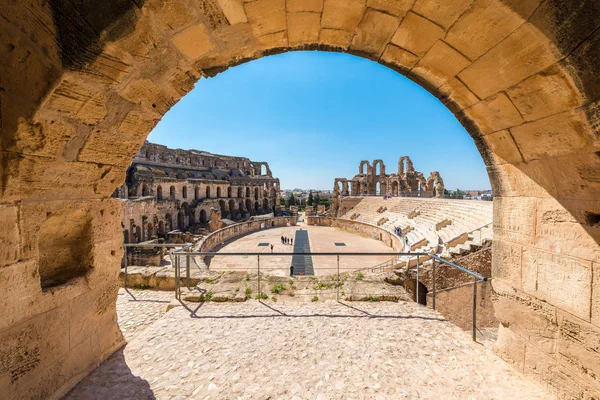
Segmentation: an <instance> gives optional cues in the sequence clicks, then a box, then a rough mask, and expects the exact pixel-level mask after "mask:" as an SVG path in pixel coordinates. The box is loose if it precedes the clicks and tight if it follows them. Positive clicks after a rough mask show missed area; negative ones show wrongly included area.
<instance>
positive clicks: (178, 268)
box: [124, 243, 488, 341]
mask: <svg viewBox="0 0 600 400" xmlns="http://www.w3.org/2000/svg"><path fill="white" fill-rule="evenodd" d="M136 246H139V247H152V246H154V247H169V248H177V247H181V248H180V249H177V250H172V251H171V252H170V254H171V255H172V256H173V255H174V256H175V258H174V261H175V262H174V268H175V298H176V299H177V300H180V301H181V282H180V280H181V265H180V261H179V256H183V255H185V257H186V280H187V287H188V289H189V287H190V256H205V257H206V256H256V257H257V272H258V273H257V279H258V293H259V295H260V294H261V277H260V257H261V256H262V257H271V256H276V257H281V256H311V257H312V256H317V257H318V256H336V258H337V283H338V284H337V286H336V298H337V300H338V301H339V287H340V256H353V257H356V256H387V255H389V256H393V257H394V259H399V257H401V256H409V261H410V258H412V257H415V256H416V258H417V263H416V285H415V300H416V302H417V303H418V304H420V303H419V275H420V274H419V272H420V268H421V265H422V263H421V261H420V257H422V256H427V257H429V258H430V259H431V260H432V261H433V262H432V267H433V268H432V269H433V270H432V272H433V274H432V292H433V293H432V300H433V304H432V308H433V309H434V310H435V309H436V304H435V301H436V270H437V263H438V262H439V263H442V264H445V265H447V266H450V267H452V268H456V269H458V270H459V271H461V272H464V273H466V274H467V275H470V276H472V277H473V298H472V337H473V341H476V340H477V283H478V282H485V281H487V280H488V278H486V277H484V276H483V275H481V274H478V273H477V272H473V271H470V270H468V269H466V268H464V267H461V266H460V265H457V264H455V263H453V262H451V261H448V260H445V259H443V258H441V257H439V256H437V255H435V254H433V253H426V252H417V253H415V252H385V253H384V252H357V253H353V252H314V253H313V252H293V251H292V252H281V253H268V252H267V253H263V252H226V253H225V252H215V251H207V252H200V251H189V249H190V247H192V244H185V245H181V244H173V243H167V244H158V243H157V244H140V245H135V244H127V245H124V247H136ZM125 260H126V261H125V280H124V284H125V290H127V258H125ZM388 262H390V261H386V262H384V264H385V263H388ZM407 265H409V264H407ZM327 269H334V268H333V267H331V268H327ZM367 269H372V268H367ZM358 271H360V270H358ZM127 292H128V293H129V294H130V295H131V297H133V298H134V300H135V297H134V296H133V295H132V294H131V293H130V292H129V291H128V290H127Z"/></svg>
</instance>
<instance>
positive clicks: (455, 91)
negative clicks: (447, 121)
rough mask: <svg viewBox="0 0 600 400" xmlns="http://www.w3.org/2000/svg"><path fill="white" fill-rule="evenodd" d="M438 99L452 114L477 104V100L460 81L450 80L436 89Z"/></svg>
mask: <svg viewBox="0 0 600 400" xmlns="http://www.w3.org/2000/svg"><path fill="white" fill-rule="evenodd" d="M438 97H439V99H440V101H441V102H442V103H444V104H445V105H446V106H447V107H448V108H450V110H451V111H453V112H458V111H460V110H463V109H465V108H467V107H470V106H472V105H473V104H475V103H477V102H478V101H479V99H478V98H477V96H475V95H474V94H473V92H471V91H470V90H469V88H468V87H466V86H465V84H464V83H462V82H461V81H460V80H458V79H456V78H451V79H449V80H448V81H446V83H444V84H443V85H442V86H440V87H439V88H438Z"/></svg>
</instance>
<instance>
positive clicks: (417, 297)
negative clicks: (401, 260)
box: [415, 256, 419, 304]
mask: <svg viewBox="0 0 600 400" xmlns="http://www.w3.org/2000/svg"><path fill="white" fill-rule="evenodd" d="M415 292H416V294H415V300H416V302H417V304H419V256H417V284H416V285H415Z"/></svg>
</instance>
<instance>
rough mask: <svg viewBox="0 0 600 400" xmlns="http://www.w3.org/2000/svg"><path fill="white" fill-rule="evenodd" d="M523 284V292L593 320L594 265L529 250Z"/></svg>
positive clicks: (524, 264) (525, 253) (524, 260)
mask: <svg viewBox="0 0 600 400" xmlns="http://www.w3.org/2000/svg"><path fill="white" fill-rule="evenodd" d="M534 278H535V281H533V279H534ZM523 280H524V281H526V282H525V283H524V289H525V290H526V291H527V292H529V293H530V294H532V295H534V296H536V297H537V298H539V299H541V300H544V301H547V302H548V303H550V304H552V305H554V306H556V307H558V308H561V309H563V310H566V311H568V312H569V313H571V314H573V315H576V316H578V317H580V318H582V319H584V320H587V321H589V320H590V310H591V304H590V299H591V291H592V263H591V262H589V261H585V260H582V259H578V258H573V257H568V256H561V255H559V254H553V253H550V252H547V251H543V250H538V249H534V248H527V247H526V248H524V249H523ZM565 287H568V288H569V290H565Z"/></svg>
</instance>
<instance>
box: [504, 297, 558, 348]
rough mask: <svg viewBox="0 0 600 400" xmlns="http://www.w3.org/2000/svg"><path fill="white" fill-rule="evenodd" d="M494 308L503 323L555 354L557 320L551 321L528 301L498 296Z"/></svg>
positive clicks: (524, 337)
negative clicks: (528, 303) (530, 305)
mask: <svg viewBox="0 0 600 400" xmlns="http://www.w3.org/2000/svg"><path fill="white" fill-rule="evenodd" d="M494 310H495V311H496V315H498V316H499V320H500V323H501V325H503V326H505V327H509V328H510V330H511V331H512V332H514V333H516V334H517V335H519V336H520V337H521V338H523V339H524V340H525V341H527V342H530V343H535V345H536V346H537V347H538V348H540V349H542V350H543V351H544V352H545V353H546V354H554V353H555V351H556V342H557V338H558V326H557V325H556V321H550V320H548V319H547V318H545V317H544V316H543V314H540V313H537V312H536V311H535V310H534V309H532V308H531V307H529V306H528V305H527V304H526V303H524V302H521V301H515V299H509V298H506V297H504V296H498V299H497V301H496V302H495V303H494Z"/></svg>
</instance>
